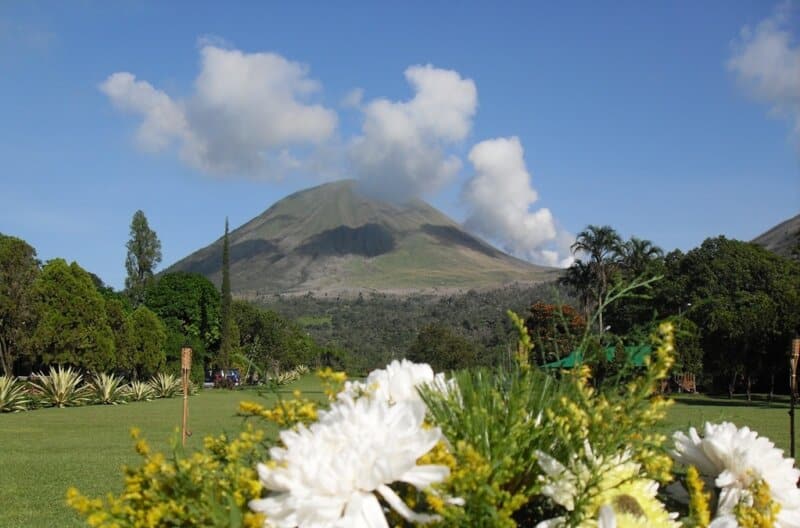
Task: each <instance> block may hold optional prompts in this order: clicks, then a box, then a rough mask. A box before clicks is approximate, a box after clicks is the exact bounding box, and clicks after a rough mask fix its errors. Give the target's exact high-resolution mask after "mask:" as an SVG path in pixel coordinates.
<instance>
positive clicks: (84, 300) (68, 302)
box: [31, 259, 114, 372]
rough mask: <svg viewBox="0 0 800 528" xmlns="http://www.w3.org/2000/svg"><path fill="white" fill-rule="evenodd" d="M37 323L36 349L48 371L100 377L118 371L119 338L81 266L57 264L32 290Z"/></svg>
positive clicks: (48, 267)
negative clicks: (67, 368)
mask: <svg viewBox="0 0 800 528" xmlns="http://www.w3.org/2000/svg"><path fill="white" fill-rule="evenodd" d="M33 298H34V302H35V303H36V310H37V313H38V322H37V325H36V329H35V331H34V333H33V336H32V338H31V343H32V348H33V349H34V350H35V351H36V352H37V353H38V355H39V357H38V359H39V361H40V362H41V363H42V364H44V365H48V364H49V365H52V364H60V365H73V366H76V367H80V368H84V369H88V370H92V371H95V372H101V371H105V370H108V369H110V368H111V367H112V366H113V365H114V335H113V333H112V331H111V328H110V327H109V325H108V320H107V317H106V305H105V301H104V300H103V297H102V296H101V295H100V293H99V292H98V291H97V289H96V288H95V286H94V283H93V282H92V278H91V276H90V275H89V274H88V273H87V272H86V271H85V270H83V269H82V268H81V267H80V266H78V264H77V263H75V262H73V263H72V264H67V263H66V262H65V261H64V260H63V259H53V260H51V261H50V262H48V263H47V264H45V266H44V267H43V268H42V271H41V273H40V274H39V276H38V277H37V278H36V280H35V281H34V284H33Z"/></svg>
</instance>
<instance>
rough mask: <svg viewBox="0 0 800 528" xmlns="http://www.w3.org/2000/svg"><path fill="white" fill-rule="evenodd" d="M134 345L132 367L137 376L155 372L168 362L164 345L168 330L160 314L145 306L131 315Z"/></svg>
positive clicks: (132, 348) (149, 374)
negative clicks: (159, 316)
mask: <svg viewBox="0 0 800 528" xmlns="http://www.w3.org/2000/svg"><path fill="white" fill-rule="evenodd" d="M130 324H131V331H132V332H131V334H132V346H131V367H132V370H133V372H134V373H135V374H134V376H135V377H139V378H141V377H148V376H152V375H153V374H155V373H156V372H157V371H158V370H159V369H160V368H161V367H163V366H164V363H165V362H166V359H167V358H166V354H165V353H164V346H165V345H166V342H167V331H166V328H165V327H164V323H162V322H161V320H160V319H159V318H158V316H157V315H156V314H155V313H153V312H152V311H150V310H149V309H148V308H147V307H145V306H140V307H138V308H137V309H136V310H134V311H133V313H132V314H131V315H130Z"/></svg>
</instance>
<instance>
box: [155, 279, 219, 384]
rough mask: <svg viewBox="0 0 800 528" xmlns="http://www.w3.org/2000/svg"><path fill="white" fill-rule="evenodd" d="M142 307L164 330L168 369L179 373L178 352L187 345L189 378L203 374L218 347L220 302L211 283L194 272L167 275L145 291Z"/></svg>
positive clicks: (217, 293) (217, 292)
mask: <svg viewBox="0 0 800 528" xmlns="http://www.w3.org/2000/svg"><path fill="white" fill-rule="evenodd" d="M145 306H147V307H148V308H150V309H151V310H152V311H153V312H155V313H156V315H158V317H159V318H160V319H161V320H162V321H163V322H164V324H165V325H166V327H167V346H166V354H167V369H168V370H171V371H177V372H179V369H180V349H181V347H182V346H184V345H189V346H191V347H192V365H193V371H192V375H193V376H197V375H198V373H199V375H202V372H203V368H205V367H207V366H209V365H206V364H205V363H207V362H210V361H211V360H210V358H209V353H210V351H212V350H217V347H218V346H219V338H220V320H219V319H220V317H219V310H220V299H219V291H217V288H216V287H215V286H214V284H212V283H211V281H210V280H208V279H207V278H205V277H203V276H202V275H199V274H197V273H186V272H183V271H179V272H176V273H166V274H164V275H162V276H161V277H160V278H159V279H158V280H157V281H156V282H154V283H153V284H151V285H150V286H149V287H148V288H147V290H146V292H145ZM195 368H196V369H197V371H196V372H195V370H194V369H195Z"/></svg>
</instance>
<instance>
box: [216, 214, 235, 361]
mask: <svg viewBox="0 0 800 528" xmlns="http://www.w3.org/2000/svg"><path fill="white" fill-rule="evenodd" d="M230 265H231V256H230V247H229V244H228V218H227V217H226V218H225V237H224V239H223V241H222V306H221V310H220V317H221V319H222V321H221V325H220V326H221V329H220V330H221V332H220V333H221V334H222V335H221V336H220V337H221V339H220V346H219V361H220V366H221V367H224V368H228V367H230V359H231V352H232V350H233V343H232V339H231V273H230Z"/></svg>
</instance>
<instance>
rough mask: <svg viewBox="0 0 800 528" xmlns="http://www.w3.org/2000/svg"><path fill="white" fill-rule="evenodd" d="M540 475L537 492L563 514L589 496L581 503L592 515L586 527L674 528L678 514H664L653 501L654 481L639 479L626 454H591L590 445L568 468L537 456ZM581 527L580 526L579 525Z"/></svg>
mask: <svg viewBox="0 0 800 528" xmlns="http://www.w3.org/2000/svg"><path fill="white" fill-rule="evenodd" d="M537 456H538V460H539V465H540V466H541V468H542V470H543V471H544V473H545V475H544V476H543V477H540V478H541V479H542V481H543V484H544V485H543V487H542V494H543V495H545V496H547V497H550V499H552V500H553V502H555V503H556V504H559V505H561V506H563V507H564V508H565V509H566V510H567V511H569V512H571V511H573V510H575V507H576V504H575V503H576V499H578V498H579V497H580V498H586V494H587V493H591V497H589V500H588V501H586V502H585V503H584V505H583V508H584V510H583V512H584V514H585V515H588V516H590V518H591V517H595V516H597V521H593V520H591V521H588V522H586V523H585V526H587V527H592V526H595V524H594V523H595V522H596V526H602V527H605V528H617V527H619V528H677V527H678V526H680V525H679V524H678V523H677V522H676V521H675V519H676V517H677V514H673V513H669V512H668V511H667V510H666V509H665V508H664V505H663V504H662V503H661V502H660V501H659V500H658V498H657V497H656V495H657V493H658V483H657V482H655V481H654V480H651V479H647V478H644V477H642V476H641V474H640V473H641V471H640V470H641V466H640V465H639V463H637V462H635V461H633V460H632V458H631V454H630V453H629V452H627V451H625V452H622V453H617V454H615V455H613V456H608V457H604V456H602V455H596V454H595V453H594V451H593V450H592V447H591V445H589V442H584V452H583V453H582V454H575V455H573V456H572V458H571V459H570V461H569V462H568V464H567V465H564V464H562V463H561V462H559V461H558V460H556V459H554V458H553V457H551V456H549V455H547V454H546V453H542V452H538V453H537ZM565 526H567V525H566V518H564V517H555V518H553V519H548V520H546V521H542V522H541V523H539V524H538V525H537V528H561V527H565ZM581 526H584V525H583V524H582V525H581Z"/></svg>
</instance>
